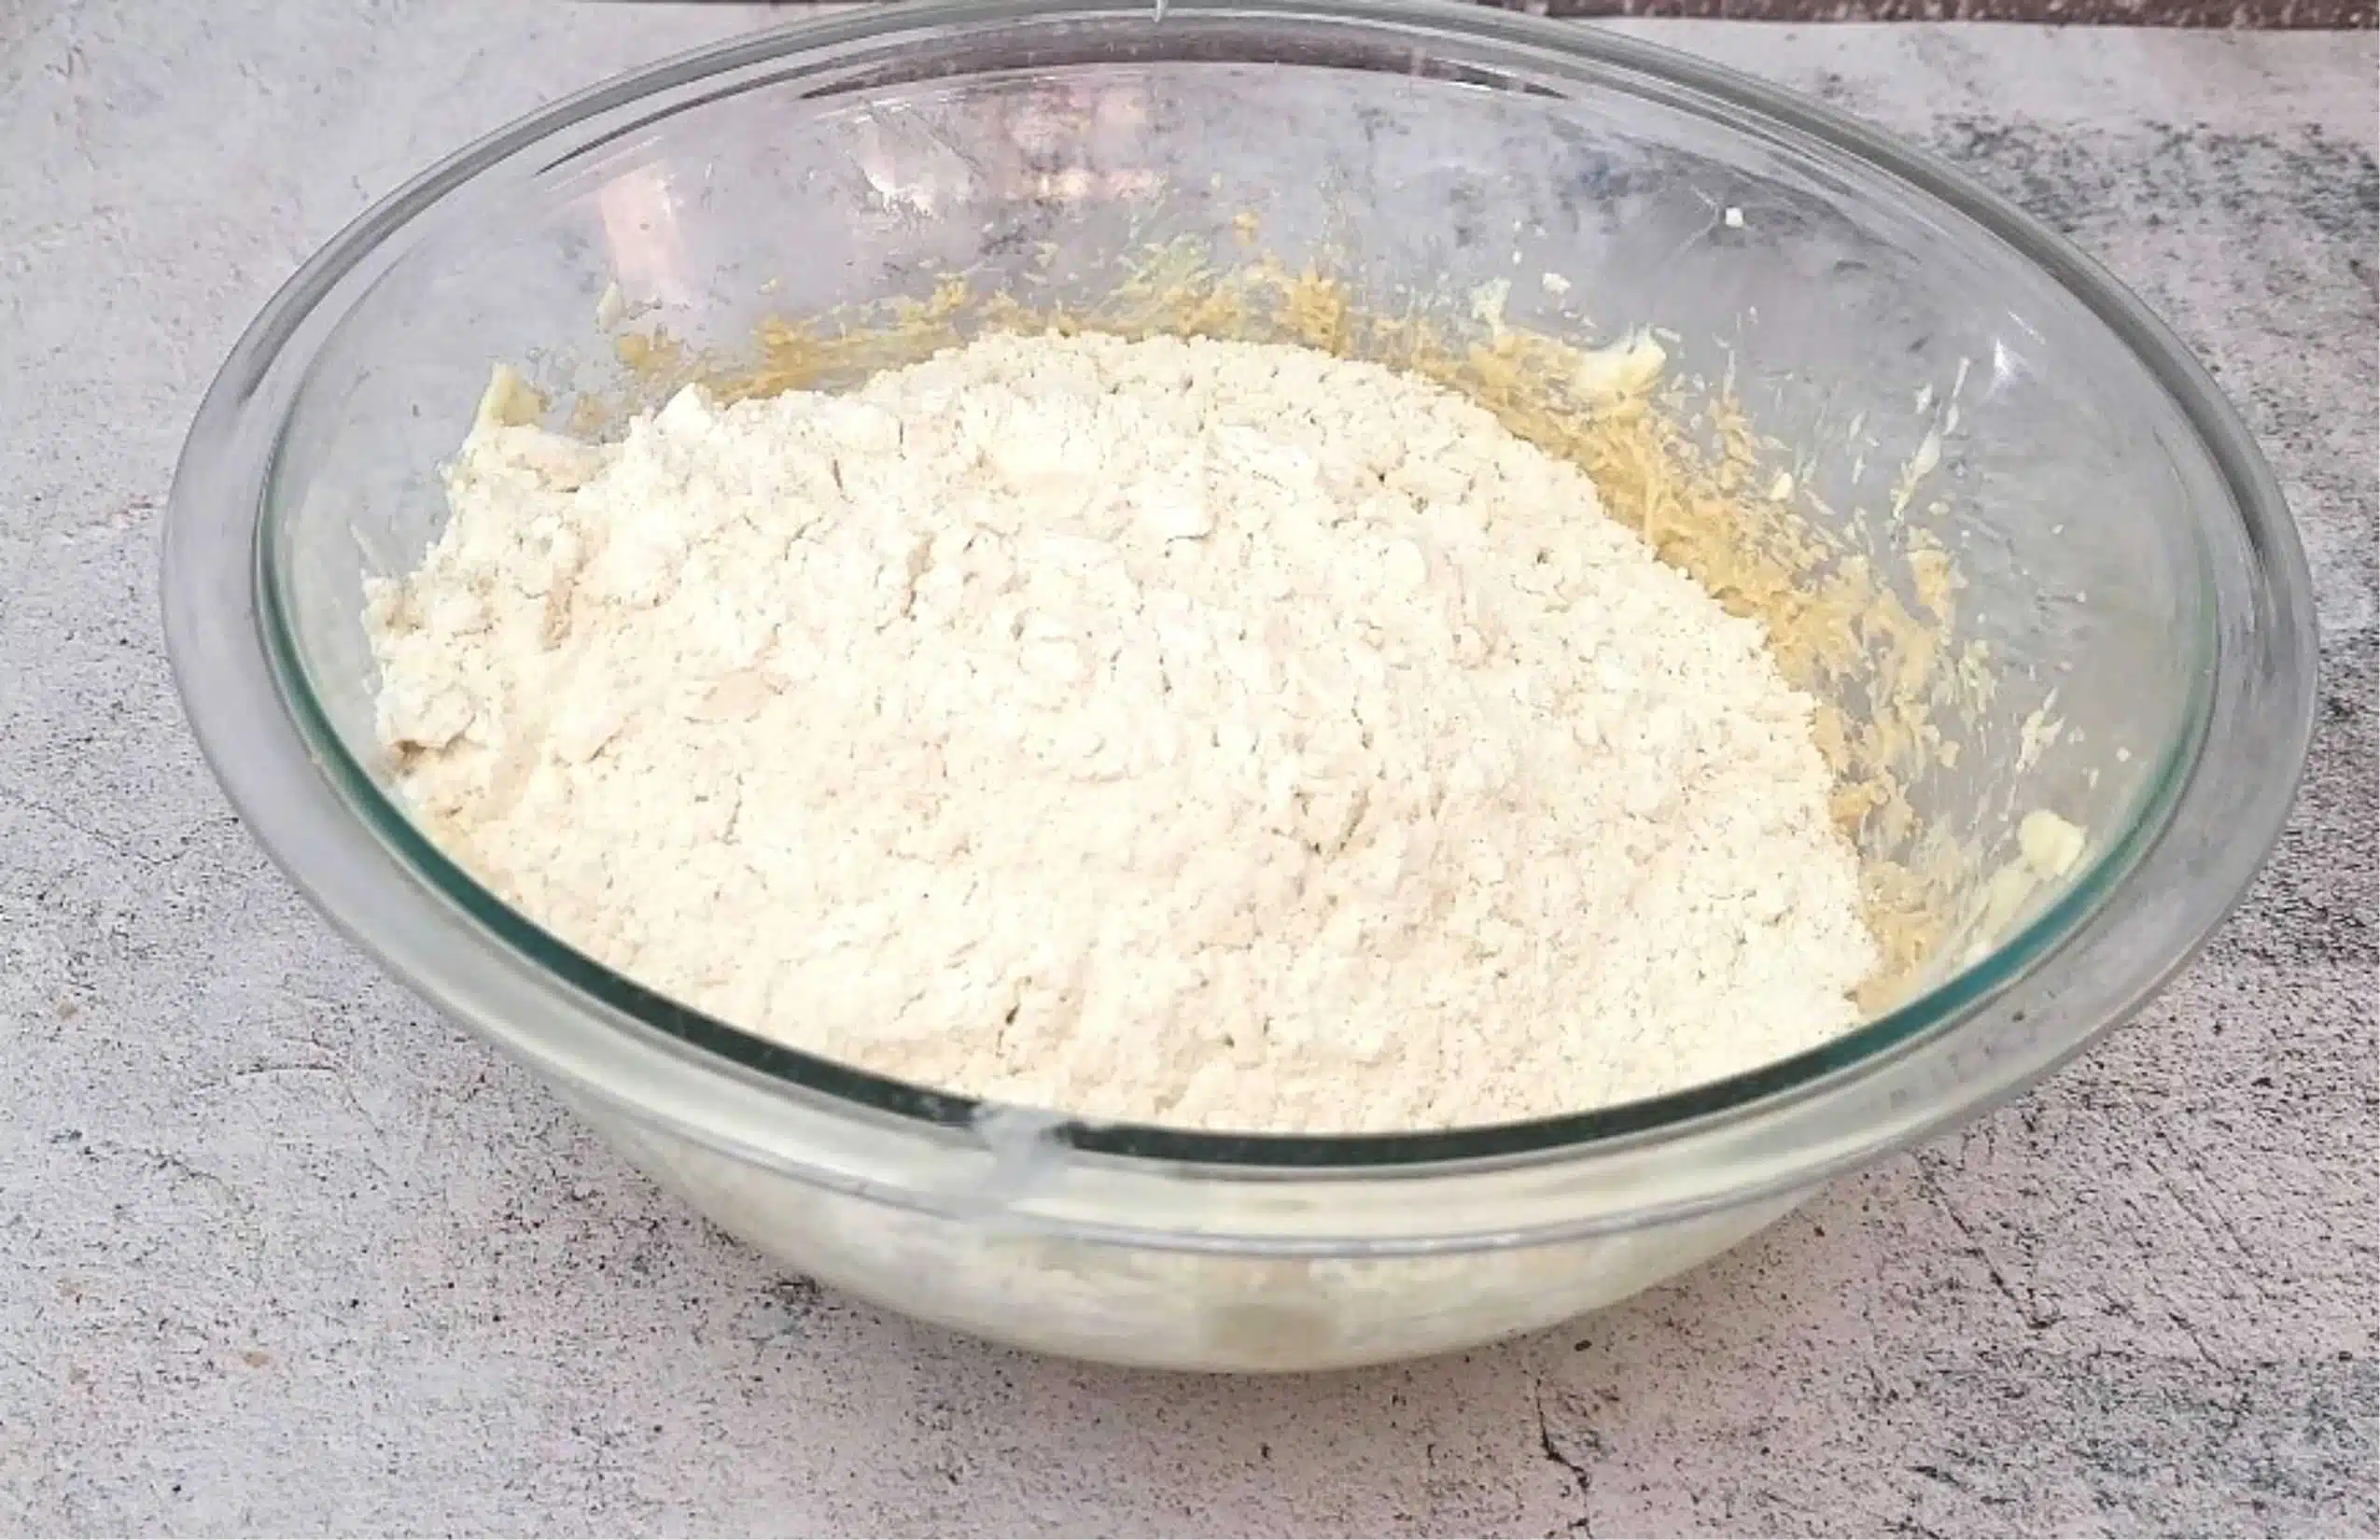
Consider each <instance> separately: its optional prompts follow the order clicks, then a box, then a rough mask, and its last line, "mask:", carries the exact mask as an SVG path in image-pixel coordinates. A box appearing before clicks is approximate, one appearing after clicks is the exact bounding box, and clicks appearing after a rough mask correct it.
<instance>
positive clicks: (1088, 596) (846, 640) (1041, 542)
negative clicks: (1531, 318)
mask: <svg viewBox="0 0 2380 1540" xmlns="http://www.w3.org/2000/svg"><path fill="white" fill-rule="evenodd" d="M536 406H537V403H536V402H535V400H534V399H533V398H526V397H525V392H524V391H523V390H522V387H521V386H520V385H519V383H518V381H517V380H514V379H511V378H510V377H509V376H507V375H505V374H503V373H501V372H499V376H498V380H497V384H496V385H494V386H492V387H491V390H490V393H489V397H488V399H487V400H486V401H485V402H484V403H483V410H482V413H481V417H480V421H479V423H478V425H477V426H476V427H475V428H474V429H473V431H472V433H471V435H470V437H469V440H468V441H467V442H466V443H465V444H464V446H463V450H462V453H461V455H460V456H459V457H458V458H457V460H456V461H455V465H454V466H453V468H452V469H451V471H450V474H449V479H448V494H449V498H450V501H451V503H452V508H453V519H452V523H451V524H450V525H449V526H448V528H447V529H446V530H445V532H444V533H443V534H442V535H441V538H440V539H438V541H437V543H436V544H435V545H434V546H433V547H432V548H431V549H430V551H429V553H428V554H427V557H426V558H425V559H424V561H423V563H422V566H421V567H420V569H419V570H418V571H416V572H414V573H413V574H412V575H411V576H410V577H405V578H401V579H395V580H375V581H373V582H372V584H371V593H370V599H369V612H368V615H367V623H368V625H369V629H370V632H371V640H372V646H373V650H374V651H375V653H376V655H377V657H378V660H379V663H380V666H381V670H382V679H383V693H382V695H381V699H380V731H381V734H382V736H383V738H384V740H385V745H386V747H387V748H388V749H390V750H392V751H393V754H394V757H395V763H396V765H397V774H398V778H399V784H400V785H401V787H402V790H403V791H404V793H405V794H406V796H407V797H408V798H409V799H410V801H411V803H412V804H413V807H414V808H415V810H416V812H417V814H418V816H419V817H420V818H421V819H423V820H424V822H425V823H426V825H427V829H428V831H429V832H430V833H431V834H432V836H433V837H434V838H435V839H437V840H438V841H439V842H440V843H441V846H443V847H446V848H448V849H450V850H451V851H453V852H454V853H455V855H456V856H457V858H458V859H459V860H460V861H462V862H463V863H464V864H465V865H466V866H468V867H469V869H470V870H471V871H472V872H474V873H475V874H476V875H478V876H480V877H481V878H482V879H483V881H485V882H486V883H487V884H488V885H490V886H491V887H492V888H493V889H495V890H496V891H497V893H498V894H500V895H501V896H502V897H504V898H505V899H506V900H507V901H508V902H510V903H512V904H514V905H516V906H518V907H519V908H520V909H521V910H522V911H524V912H525V914H527V915H528V916H529V917H532V918H534V919H535V920H537V921H538V922H539V923H540V924H542V925H544V926H545V927H547V928H549V929H550V930H552V931H554V932H555V933H556V934H558V935H559V936H561V937H562V938H564V939H565V940H567V942H569V943H570V944H571V945H575V946H577V947H579V948H580V949H581V950H583V951H585V952H586V953H588V954H589V955H591V956H593V957H595V958H596V959H599V960H601V961H603V962H604V963H606V964H608V965H609V966H610V967H612V968H614V969H616V970H618V971H620V972H622V973H626V974H628V975H629V976H631V977H634V978H637V979H638V980H640V981H642V982H643V983H645V984H647V985H649V986H651V987H654V988H656V989H659V990H661V991H663V992H665V993H666V994H668V995H671V996H674V997H676V998H678V999H680V1000H683V1001H687V1002H689V1003H691V1004H693V1005H695V1006H697V1007H699V1008H701V1009H703V1010H705V1011H707V1012H709V1013H712V1014H714V1015H718V1016H720V1017H722V1018H723V1019H725V1020H728V1021H730V1022H734V1023H736V1024H739V1025H741V1026H743V1027H746V1028H748V1029H751V1030H753V1031H756V1032H758V1033H761V1034H763V1035H764V1036H767V1037H771V1038H775V1039H777V1040H780V1041H783V1042H786V1043H793V1044H796V1045H799V1046H801V1047H804V1048H807V1049H810V1050H813V1051H816V1052H819V1053H822V1054H826V1055H831V1056H833V1057H837V1058H841V1059H844V1060H847V1061H849V1062H852V1063H856V1064H859V1065H862V1066H865V1067H867V1068H869V1069H872V1070H875V1071H883V1072H885V1073H889V1074H894V1075H899V1076H903V1077H904V1078H907V1079H910V1080H914V1081H920V1082H924V1083H926V1084H929V1085H936V1086H941V1087H945V1088H950V1089H955V1090H959V1091H963V1092H969V1093H974V1094H980V1095H987V1096H993V1097H998V1098H1002V1099H1011V1100H1019V1101H1025V1102H1030V1103H1037V1104H1041V1105H1044V1106H1052V1107H1056V1108H1059V1109H1063V1110H1065V1111H1068V1112H1071V1113H1081V1114H1085V1115H1089V1116H1094V1117H1101V1118H1113V1119H1132V1120H1142V1121H1158V1122H1166V1123H1172V1124H1178V1125H1188V1126H1195V1127H1229V1128H1239V1129H1265V1130H1279V1131H1289V1130H1302V1131H1335V1130H1336V1131H1352V1130H1387V1129H1406V1128H1423V1127H1448V1126H1454V1125H1462V1124H1472V1123H1480V1122H1489V1121H1497V1120H1503V1119H1510V1118H1519V1117H1528V1116H1539V1115H1546V1114H1551V1113H1562V1112H1571V1111H1576V1110H1580V1109H1584V1108H1589V1107H1593V1106H1597V1105H1602V1104H1608V1103H1611V1102H1614V1101H1618V1100H1623V1099H1632V1098H1637V1097H1643V1096H1647V1095H1652V1094H1656V1093H1659V1092H1663V1091H1669V1090H1674V1089H1678V1088H1681V1087H1683V1086H1687V1085H1692V1084H1695V1083H1698V1082H1702V1081H1707V1080H1709V1079H1712V1078H1714V1077H1716V1076H1720V1075H1725V1074H1728V1073H1730V1072H1733V1071H1741V1070H1744V1069H1747V1068H1750V1067H1753V1066H1756V1065H1758V1064H1760V1063H1763V1062H1767V1061H1770V1060H1772V1059H1774V1058H1776V1057H1781V1056H1783V1055H1785V1054H1789V1053H1793V1052H1796V1051H1798V1050H1800V1049H1804V1048H1808V1047H1810V1046H1812V1045H1813V1044H1814V1043H1819V1042H1821V1041H1823V1040H1825V1039H1826V1038H1827V1037H1828V1036H1830V1035H1832V1034H1834V1033H1836V1032H1839V1031H1841V1029H1844V1028H1846V1027H1848V1026H1850V1025H1851V1024H1852V1023H1853V1022H1854V1021H1855V1018H1856V1015H1857V1013H1856V1009H1855V1006H1854V1005H1853V1003H1852V1001H1851V998H1850V996H1851V991H1852V990H1853V989H1854V988H1855V987H1856V986H1857V985H1858V984H1859V983H1860V982H1861V980H1862V978H1863V977H1864V976H1865V975H1866V974H1867V973H1869V970H1870V968H1871V967H1873V966H1874V964H1875V961H1876V950H1875V946H1874V945H1873V942H1872V940H1871V938H1870V936H1869V933H1868V931H1866V929H1865V928H1864V926H1863V924H1862V922H1861V919H1860V916H1859V887H1858V879H1857V874H1856V869H1855V861H1854V858H1853V854H1852V851H1851V850H1850V848H1849V847H1847V846H1846V844H1845V843H1844V841H1843V839H1842V838H1841V835H1840V833H1838V832H1837V831H1836V830H1835V828H1834V826H1833V825H1832V823H1831V822H1830V821H1829V819H1828V817H1827V797H1828V794H1829V791H1830V790H1831V788H1830V785H1829V781H1828V776H1827V770H1826V767H1825V765H1824V763H1823V762H1822V761H1821V759H1820V757H1819V753H1818V751H1817V749H1816V748H1815V747H1814V746H1813V739H1812V730H1811V723H1812V716H1813V709H1814V707H1813V701H1812V700H1811V699H1810V698H1809V697H1807V696H1806V695H1803V694H1801V693H1798V692H1796V691H1794V690H1792V689H1790V688H1789V687H1787V685H1786V684H1785V681H1784V680H1783V679H1781V678H1780V677H1779V674H1778V672H1777V669H1776V667H1775V665H1774V663H1773V661H1772V660H1771V657H1770V656H1769V654H1768V653H1767V651H1766V650H1765V647H1764V642H1763V638H1762V635H1761V632H1760V630H1759V628H1758V626H1757V624H1755V623H1752V622H1749V621H1745V620H1741V619H1736V618H1733V617H1730V616H1729V615H1728V614H1727V613H1725V612H1724V611H1723V610H1722V609H1720V607H1719V605H1718V604H1717V602H1716V601H1715V600H1714V599H1713V598H1712V597H1711V596H1710V595H1708V594H1707V593H1705V592H1704V591H1702V590H1701V588H1699V587H1698V586H1697V585H1696V584H1695V582H1694V581H1692V580H1691V579H1690V578H1687V576H1685V575H1684V574H1682V573H1680V572H1678V571H1676V570H1674V569H1673V568H1671V567H1666V566H1664V565H1662V564H1661V563H1660V562H1659V561H1657V560H1656V559H1655V558H1654V556H1653V555H1652V553H1650V551H1649V550H1648V549H1647V548H1646V547H1645V544H1644V542H1643V541H1642V540H1640V539H1638V538H1637V537H1636V536H1635V535H1634V534H1633V533H1631V532H1630V531H1628V530H1626V529H1624V528H1622V527H1621V526H1620V525H1618V524H1617V523H1616V522H1614V521H1612V520H1610V519H1608V518H1605V517H1603V516H1601V514H1600V511H1599V505H1598V502H1597V498H1596V493H1595V488H1594V486H1593V485H1592V484H1591V483H1589V481H1588V479H1587V478H1586V477H1585V476H1584V475H1583V474H1582V473H1581V472H1580V471H1578V470H1577V469H1575V468H1574V467H1572V466H1570V465H1567V464H1565V463H1563V462H1561V461H1558V460H1556V459H1554V458H1552V457H1550V456H1548V455H1546V454H1544V453H1543V452H1541V451H1539V450H1537V449H1535V448H1534V447H1533V446H1531V445H1529V444H1528V443H1525V442H1523V441H1520V440H1519V439H1517V438H1515V437H1513V436H1512V435H1511V434H1510V433H1508V432H1507V431H1505V429H1504V428H1503V427H1501V426H1499V425H1498V424H1497V423H1496V421H1495V420H1494V419H1493V418H1492V417H1491V416H1490V415H1489V413H1487V412H1486V411H1484V410H1482V409H1481V408H1479V407H1477V406H1476V405H1473V404H1472V403H1470V402H1467V401H1465V400H1463V399H1461V398H1459V397H1457V396H1455V395H1453V394H1451V393H1449V392H1448V391H1446V390H1444V389H1441V388H1439V387H1437V386H1435V385H1430V384H1427V383H1424V382H1422V381H1421V380H1418V379H1415V378H1412V377H1409V376H1406V375H1401V374H1398V373H1395V372H1393V371H1389V370H1387V369H1383V368H1380V367H1378V366H1375V365H1371V364H1365V363H1358V362H1350V361H1347V360H1343V359H1338V358H1334V357H1329V356H1327V355H1324V354H1322V353H1319V352H1313V351H1309V350H1305V349H1301V348H1295V347H1283V346H1272V345H1260V344H1253V343H1223V342H1210V341H1181V340H1175V339H1169V338H1157V339H1152V340H1148V341H1125V340H1121V339H1117V338H1113V337H1104V336H1075V337H1059V336H1054V335H1053V336H1043V337H1024V336H995V337H988V338H986V339H983V340H981V341H978V342H975V343H972V344H970V345H968V346H966V347H963V348H959V349H957V350H954V351H951V352H947V353H945V354H943V355H940V356H938V357H934V358H931V359H930V360H928V361H926V362H922V363H918V364H916V365H913V366H910V367H907V368H903V369H897V370H893V371H888V372H884V373H881V374H879V375H876V376H875V377H874V378H872V379H870V380H869V381H868V382H867V383H866V384H865V385H862V386H861V387H860V388H858V389H856V390H853V391H851V392H849V393H847V394H839V395H824V394H815V393H807V392H796V393H791V394H787V395H782V396H778V397H776V398H774V399H763V400H749V401H743V402H739V403H737V404H735V405H733V406H727V407H721V406H720V405H718V404H716V403H715V402H714V401H713V400H711V399H708V398H707V396H706V395H704V394H703V393H702V392H701V391H700V390H699V389H689V390H687V391H685V392H683V393H681V394H680V395H679V396H678V397H677V398H676V399H673V400H672V401H670V402H669V404H668V405H667V406H666V407H665V408H664V409H663V410H662V411H660V412H659V413H656V414H654V415H652V416H651V417H649V418H645V419H640V420H638V421H637V423H636V424H635V425H634V426H633V427H631V428H630V429H629V431H628V433H627V436H626V438H625V441H623V442H621V443H618V444H614V445H597V444H589V443H581V442H578V441H573V440H570V439H567V438H564V437H560V436H558V435H556V434H553V433H551V432H548V431H546V430H544V429H542V428H540V427H536V426H534V425H533V421H532V419H533V417H534V415H535V411H536Z"/></svg>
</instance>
